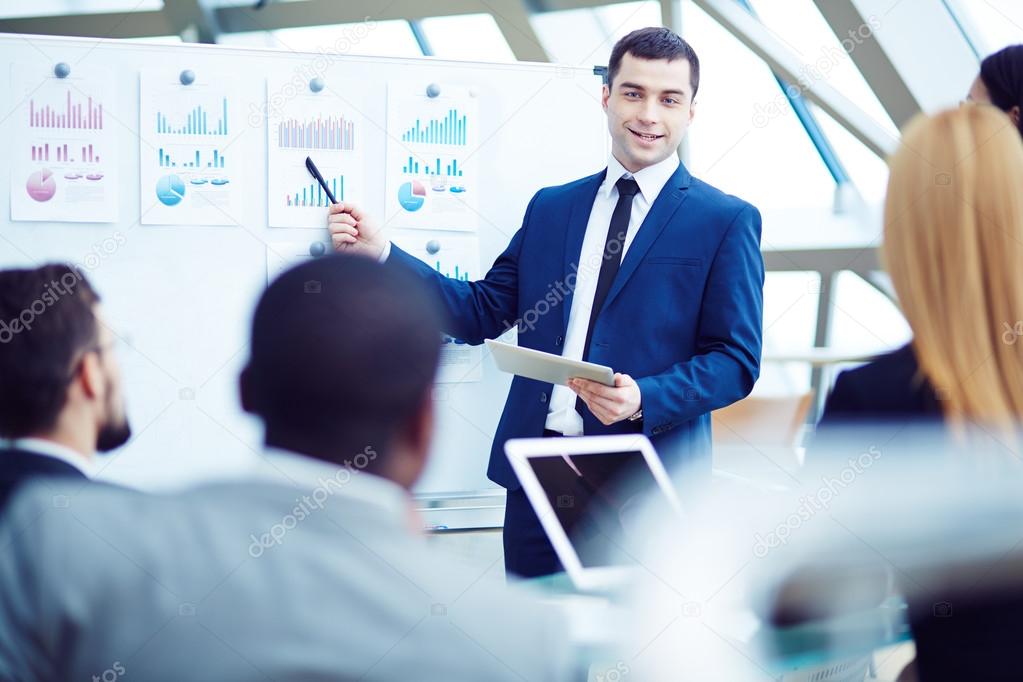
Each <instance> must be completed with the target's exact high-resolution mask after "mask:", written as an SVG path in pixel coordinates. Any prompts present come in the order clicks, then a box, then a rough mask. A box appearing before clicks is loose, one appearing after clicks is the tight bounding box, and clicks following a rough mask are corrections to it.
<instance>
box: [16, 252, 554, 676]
mask: <svg viewBox="0 0 1023 682" xmlns="http://www.w3.org/2000/svg"><path fill="white" fill-rule="evenodd" d="M353 292H357V293H358V295H353ZM440 341H441V335H440V314H439V312H438V308H437V306H436V305H435V302H434V301H433V300H432V299H431V298H429V295H428V294H427V293H426V292H424V291H423V288H422V287H420V286H418V285H417V284H416V282H415V281H414V280H412V279H411V276H409V275H406V274H404V273H401V272H399V271H397V270H396V269H395V268H393V266H387V265H381V264H379V263H376V262H373V261H371V260H370V259H366V258H361V257H357V256H341V255H337V256H330V257H325V258H320V259H317V260H314V261H311V262H309V263H306V264H303V265H301V266H299V267H297V268H295V269H292V270H290V271H288V272H286V273H285V274H283V275H282V276H281V277H280V278H279V279H277V280H276V281H275V282H273V283H272V284H271V286H270V287H269V288H268V289H267V291H266V292H265V293H264V295H263V296H262V298H261V300H260V301H259V304H258V306H257V308H256V312H255V316H254V319H253V322H252V336H251V343H250V358H249V360H248V364H247V366H246V368H245V369H244V371H243V373H242V376H241V382H240V388H241V401H242V405H243V407H244V409H246V410H247V411H249V412H251V413H252V414H254V415H257V416H258V417H259V418H260V419H261V420H262V422H263V425H264V427H265V448H264V450H263V451H262V452H260V453H258V458H257V459H258V460H259V466H258V467H257V470H256V471H255V472H254V474H253V475H252V476H251V477H247V478H243V479H242V480H237V481H226V482H217V483H209V484H206V485H203V486H200V487H197V488H195V489H193V490H190V491H185V492H183V493H177V494H173V495H144V494H141V493H138V492H134V491H128V490H122V489H113V488H105V487H100V486H88V487H87V489H86V490H83V491H82V492H81V493H79V494H78V495H77V497H76V498H75V499H74V502H73V504H71V505H70V508H68V509H55V508H54V506H53V504H52V502H51V499H52V494H53V493H52V491H51V490H40V489H38V488H35V487H34V486H33V485H31V484H29V485H26V486H25V487H24V489H23V490H21V491H19V493H18V494H17V495H16V496H15V497H14V498H12V500H11V502H10V503H9V516H10V517H11V523H8V524H5V525H3V526H0V546H2V547H5V548H6V549H5V551H4V552H3V553H2V554H0V679H16V680H30V679H31V680H71V679H94V678H95V676H100V677H102V678H103V679H107V678H108V677H116V676H118V675H122V674H123V675H125V676H126V677H127V678H130V679H140V680H168V681H170V680H175V681H179V680H210V681H211V682H212V681H216V682H232V681H239V682H240V681H241V680H254V679H273V680H303V681H304V680H356V679H359V680H413V679H414V680H437V681H445V682H447V681H450V680H516V681H521V680H549V681H553V680H560V679H565V676H566V670H565V669H566V667H568V664H566V660H567V658H568V656H569V650H568V648H567V646H566V645H565V643H564V637H563V629H562V628H561V627H560V622H559V621H558V620H556V619H554V618H552V614H550V613H547V611H546V610H545V609H544V608H541V607H540V606H538V605H537V604H535V603H534V602H533V601H532V600H531V598H530V595H529V593H528V592H526V591H524V588H520V587H508V586H506V585H505V583H504V581H503V580H501V579H500V576H497V577H496V578H497V579H493V578H494V577H495V576H488V575H487V574H488V573H489V572H490V570H489V569H488V568H487V567H469V566H466V565H463V564H460V563H458V562H457V561H453V560H449V559H448V558H447V557H445V556H444V555H442V554H440V553H439V552H438V551H436V550H434V549H433V548H431V547H429V546H427V544H426V541H425V538H424V537H423V536H422V533H421V532H420V528H421V526H420V525H419V523H420V522H417V521H416V520H415V515H414V513H413V506H412V498H411V496H410V494H409V489H410V488H411V486H412V485H413V484H414V483H415V481H416V480H417V479H418V478H419V476H420V474H421V472H422V471H423V468H424V467H425V465H426V462H427V453H428V451H429V447H430V441H431V436H432V433H433V403H432V396H431V390H432V384H433V379H434V374H435V372H436V369H437V366H438V360H439V353H440ZM209 447H210V450H209V455H210V456H213V457H215V456H216V454H217V453H216V449H215V446H214V445H213V444H210V446H209ZM57 490H58V491H59V488H57ZM26 520H30V523H27V522H26ZM12 524H16V525H17V527H24V526H26V525H27V526H28V528H27V530H24V531H23V532H20V533H19V532H14V531H13V530H12ZM109 671H112V672H110V674H109V675H108V674H105V672H109Z"/></svg>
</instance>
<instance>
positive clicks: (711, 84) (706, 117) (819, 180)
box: [683, 5, 835, 210]
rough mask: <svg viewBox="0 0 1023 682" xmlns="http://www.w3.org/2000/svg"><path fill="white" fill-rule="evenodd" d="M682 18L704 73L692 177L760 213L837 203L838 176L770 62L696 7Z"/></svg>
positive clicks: (693, 129)
mask: <svg viewBox="0 0 1023 682" xmlns="http://www.w3.org/2000/svg"><path fill="white" fill-rule="evenodd" d="M683 21H684V23H685V26H686V29H685V35H686V37H687V39H688V40H689V42H690V43H691V44H692V46H693V49H695V50H696V53H697V54H698V55H699V57H700V71H701V75H700V88H699V91H698V92H697V95H696V115H695V118H694V120H693V124H692V127H691V128H690V131H689V133H688V140H689V142H688V145H689V167H690V170H692V172H693V174H694V175H696V176H698V177H700V178H701V179H703V180H706V181H707V182H709V183H711V184H712V185H715V186H717V187H719V188H721V189H722V190H724V191H725V192H728V193H730V194H736V195H738V196H740V197H742V198H743V199H745V200H747V201H749V202H751V203H753V204H754V205H756V206H757V207H759V208H760V209H761V210H763V209H771V208H779V207H783V208H795V207H830V206H831V205H832V202H833V199H834V191H835V183H834V180H833V179H832V177H831V174H830V173H829V172H828V170H827V167H826V166H825V165H824V162H823V161H821V159H820V156H819V155H818V154H817V150H816V148H815V147H814V146H813V143H812V142H811V141H810V138H809V136H808V135H807V134H806V131H805V130H804V129H803V126H802V125H801V124H800V123H799V120H798V119H797V118H796V116H795V114H794V113H793V112H792V107H791V106H790V105H789V103H788V100H787V99H786V98H785V96H784V94H783V93H782V91H781V88H780V87H778V83H777V82H776V81H775V79H774V76H773V75H772V74H771V71H770V69H768V68H767V65H766V64H765V63H764V62H763V61H762V60H761V59H760V58H759V57H757V56H756V55H755V54H754V53H753V52H751V51H750V50H749V49H748V48H746V46H745V45H743V44H742V43H741V42H739V41H738V40H737V39H736V38H735V37H734V36H732V34H731V33H729V32H728V31H726V30H725V29H724V28H722V27H721V26H720V25H719V24H718V23H717V22H715V21H714V20H713V19H712V18H711V17H710V16H708V15H707V14H706V13H705V12H703V11H702V10H700V9H698V8H697V7H695V6H691V5H690V6H687V9H686V12H685V14H684V17H683Z"/></svg>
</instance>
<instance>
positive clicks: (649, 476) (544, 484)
mask: <svg viewBox="0 0 1023 682" xmlns="http://www.w3.org/2000/svg"><path fill="white" fill-rule="evenodd" d="M504 450H505V454H506V455H507V456H508V460H509V461H510V462H511V465H512V468H513V469H514V470H515V474H516V475H517V476H518V478H519V482H520V483H521V484H522V489H523V490H524V491H525V493H526V496H527V497H528V498H529V502H530V504H532V505H533V509H534V510H535V511H536V515H537V516H538V517H539V519H540V523H542V524H543V528H544V530H545V531H546V533H547V537H548V538H549V539H550V541H551V544H552V545H553V546H554V550H555V551H556V552H557V554H558V558H559V559H561V564H562V565H563V566H564V567H565V571H566V572H567V573H568V575H569V578H571V580H572V583H573V584H574V585H575V586H576V587H577V588H578V589H580V590H601V589H606V588H611V587H614V586H615V585H618V584H621V583H622V582H624V581H625V580H626V579H627V578H628V576H629V574H630V572H631V571H632V570H633V567H634V565H635V559H634V557H635V556H636V554H637V553H641V552H642V551H643V547H642V545H643V542H644V541H645V538H646V537H648V536H649V533H648V532H647V530H648V528H646V527H645V524H646V523H647V522H648V521H652V520H655V519H657V518H659V516H660V515H663V514H673V515H677V516H681V514H682V507H681V504H680V503H679V499H678V496H677V495H676V493H675V489H674V487H673V486H672V483H671V480H670V478H669V477H668V474H667V472H666V471H665V469H664V465H663V464H661V460H660V459H659V458H658V457H657V454H656V453H655V452H654V448H653V446H652V445H651V444H650V441H649V440H647V438H646V437H645V436H643V435H639V434H624V435H616V436H579V437H575V438H522V439H512V440H509V441H508V442H507V443H506V444H505V446H504Z"/></svg>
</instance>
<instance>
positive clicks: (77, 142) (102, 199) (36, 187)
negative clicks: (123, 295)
mask: <svg viewBox="0 0 1023 682" xmlns="http://www.w3.org/2000/svg"><path fill="white" fill-rule="evenodd" d="M112 82H113V75H112V73H111V72H110V70H109V69H103V68H99V67H81V68H76V69H75V70H74V72H73V73H72V74H71V75H69V76H68V77H66V78H57V77H56V76H54V74H53V71H52V70H51V69H46V68H42V67H40V66H39V65H38V64H18V63H14V64H11V87H12V91H13V99H14V101H18V102H20V104H18V105H17V108H16V109H15V110H14V111H13V112H12V114H11V116H10V117H9V119H8V120H9V121H10V124H9V125H10V126H11V129H10V133H11V138H10V139H11V143H10V161H9V165H10V168H11V174H10V178H11V179H10V198H11V219H12V220H39V221H70V222H113V221H116V220H117V218H118V206H119V205H120V201H119V194H118V186H119V185H118V182H117V136H116V131H115V130H114V129H113V126H111V125H110V124H109V121H108V119H109V112H108V107H109V103H110V102H112V101H113V99H112V85H111V84H112Z"/></svg>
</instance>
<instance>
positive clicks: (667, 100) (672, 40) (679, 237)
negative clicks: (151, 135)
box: [328, 28, 764, 577]
mask: <svg viewBox="0 0 1023 682" xmlns="http://www.w3.org/2000/svg"><path fill="white" fill-rule="evenodd" d="M699 75H700V66H699V60H698V59H697V56H696V54H695V53H694V52H693V50H692V48H691V47H690V46H689V44H688V43H686V42H685V41H684V40H683V39H682V38H680V37H679V36H678V35H676V34H675V33H673V32H672V31H670V30H668V29H665V28H645V29H640V30H638V31H634V32H632V33H630V34H629V35H627V36H625V37H624V38H622V40H620V41H619V42H618V43H617V44H616V45H615V47H614V49H613V50H612V53H611V60H610V63H609V66H608V84H607V85H605V86H604V89H603V95H602V103H603V108H604V111H605V112H606V114H607V120H608V129H609V130H610V133H611V139H612V147H611V155H610V157H609V158H608V164H607V168H606V169H604V170H601V171H600V172H599V173H596V174H594V175H591V176H589V177H585V178H582V179H580V180H576V181H574V182H570V183H568V184H566V185H561V186H558V187H547V188H544V189H541V190H540V191H539V192H537V193H536V194H535V195H534V196H533V199H532V200H531V201H530V202H529V206H528V208H527V209H526V215H525V218H524V219H523V221H522V227H521V228H520V229H519V231H518V232H517V233H516V234H515V236H514V237H512V240H511V243H510V244H509V245H508V248H507V249H506V250H505V251H504V253H502V254H501V255H500V256H499V257H498V258H497V260H496V261H495V263H494V265H493V267H492V268H491V269H490V271H489V272H488V273H487V275H486V277H485V278H484V279H482V280H479V281H476V282H462V281H457V280H454V279H449V278H446V277H444V276H443V275H440V274H439V273H437V272H436V271H435V270H433V269H432V268H430V267H429V266H427V265H425V264H424V263H422V262H421V261H419V260H418V259H416V258H414V257H413V256H410V255H409V254H407V253H405V252H404V251H402V250H401V249H399V248H398V247H397V246H394V245H391V244H390V243H389V242H388V241H387V240H386V239H385V238H384V236H383V235H382V233H381V230H380V227H379V225H378V224H377V223H375V221H374V220H373V219H372V218H371V217H369V216H367V215H366V214H365V213H364V212H362V211H361V210H360V209H359V208H358V207H355V206H353V205H351V204H337V205H335V206H333V207H331V211H330V217H329V222H328V226H329V228H330V231H331V235H332V239H333V242H334V246H335V248H336V249H337V250H339V251H349V252H354V253H360V254H364V255H367V256H370V257H374V258H379V259H381V260H387V261H388V262H392V263H395V264H397V265H399V266H401V267H404V268H408V269H411V270H413V271H414V272H416V273H417V274H418V275H419V276H420V277H421V279H422V281H423V282H424V285H425V286H427V287H428V288H430V289H431V290H433V291H434V292H435V293H436V294H437V296H438V297H439V298H440V299H441V300H442V301H443V303H444V306H445V308H446V310H447V313H448V316H449V322H448V325H449V328H448V332H449V333H450V334H451V335H452V336H456V337H458V338H461V339H465V340H467V341H468V342H469V343H473V344H478V343H482V342H483V340H484V339H488V338H494V337H497V336H499V335H501V334H502V333H503V332H505V331H506V330H507V329H508V328H509V327H511V326H512V325H513V324H514V325H517V326H518V331H519V336H518V343H519V345H520V346H523V347H526V348H535V349H538V350H542V351H546V352H549V353H556V354H560V355H562V356H563V357H566V358H572V359H583V360H588V361H590V362H595V363H597V364H601V365H607V366H610V367H613V368H614V369H615V370H616V372H617V373H616V374H615V385H614V386H613V387H608V386H603V385H600V384H597V383H594V382H591V381H587V380H584V379H574V380H572V382H571V385H570V386H569V387H567V388H566V387H564V386H552V385H551V384H547V383H543V382H540V381H534V380H531V379H526V378H523V377H518V376H517V377H515V379H514V381H513V382H512V385H511V390H510V392H509V394H508V399H507V401H506V403H505V407H504V413H503V414H502V416H501V421H500V424H499V425H498V427H497V434H496V435H495V437H494V443H493V449H492V450H491V453H490V465H489V468H488V469H487V475H488V476H489V477H490V479H491V480H493V481H495V482H496V483H498V484H500V485H502V486H504V487H505V488H506V489H507V491H508V501H507V507H506V511H505V525H504V548H505V566H506V568H507V570H508V572H509V573H514V574H517V575H520V576H524V577H532V576H538V575H545V574H548V573H552V572H555V571H558V570H560V564H559V562H558V559H557V556H556V555H555V554H554V551H553V549H552V548H551V546H550V543H549V542H548V540H547V537H546V535H545V534H544V532H543V528H542V527H541V526H540V523H539V521H538V519H537V518H536V515H535V514H534V512H533V510H532V508H531V506H530V504H529V501H528V500H527V499H526V497H525V494H524V493H523V491H522V490H521V487H520V485H519V483H518V481H517V479H516V477H515V474H514V473H513V472H512V470H511V468H510V466H509V464H508V461H507V459H506V458H505V455H504V443H505V441H506V440H508V439H509V438H520V437H538V436H541V435H545V436H576V435H580V434H586V435H594V434H616V433H643V434H645V435H647V436H648V437H649V438H650V439H651V441H652V442H653V444H654V446H655V447H656V449H657V451H658V453H659V454H660V456H661V458H662V459H663V460H664V463H665V465H666V466H667V467H668V468H669V469H678V468H680V467H685V468H686V469H687V471H689V472H695V473H696V474H697V477H698V474H699V472H701V471H702V472H703V473H709V471H710V442H711V441H710V435H711V434H710V425H711V420H710V412H711V411H712V410H716V409H718V408H721V407H724V406H726V405H729V404H731V403H733V402H735V401H736V400H739V399H741V398H743V397H745V396H746V395H747V394H748V393H749V392H750V390H751V389H752V388H753V384H754V382H755V381H756V379H757V377H758V375H759V371H760V351H761V337H762V328H763V324H762V321H763V320H762V318H763V283H764V264H763V258H762V256H761V254H760V227H761V223H760V214H759V212H758V211H757V209H756V208H754V207H753V206H751V205H750V204H748V203H746V202H744V201H742V200H741V199H738V198H736V197H733V196H729V195H726V194H724V193H722V192H720V191H719V190H717V189H715V188H714V187H711V186H710V185H708V184H706V183H704V182H701V181H700V180H698V179H696V178H694V177H692V176H691V175H690V174H689V172H688V171H687V170H686V168H685V166H684V165H682V164H681V163H679V160H678V157H677V153H676V152H677V149H678V145H679V144H680V143H681V141H682V138H683V136H684V135H685V133H686V130H687V128H688V127H689V123H690V122H691V121H692V118H693V97H694V96H695V95H696V91H697V88H698V86H699Z"/></svg>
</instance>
